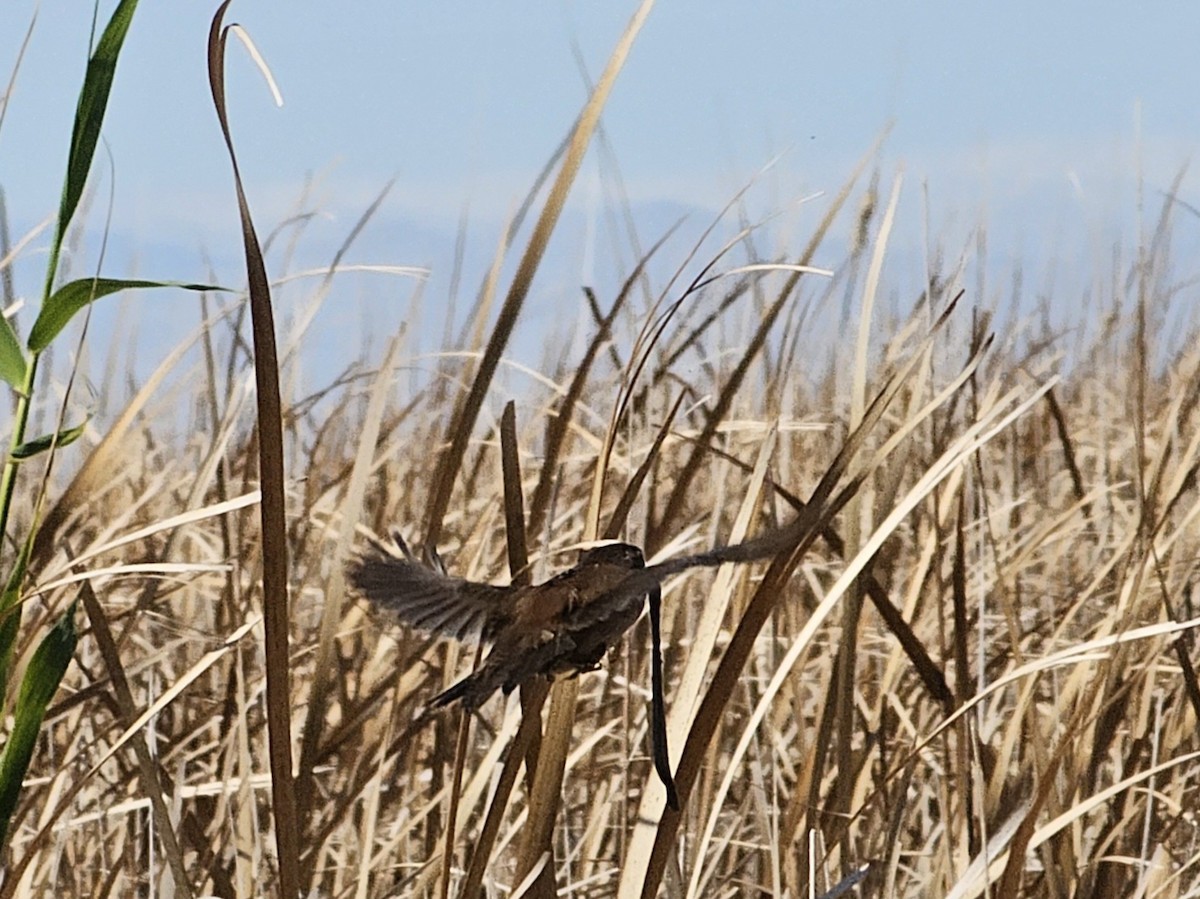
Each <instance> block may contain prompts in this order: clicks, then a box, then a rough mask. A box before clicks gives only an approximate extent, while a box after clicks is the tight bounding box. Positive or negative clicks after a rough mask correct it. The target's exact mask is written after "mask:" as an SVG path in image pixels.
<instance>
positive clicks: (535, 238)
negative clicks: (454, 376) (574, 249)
mask: <svg viewBox="0 0 1200 899" xmlns="http://www.w3.org/2000/svg"><path fill="white" fill-rule="evenodd" d="M653 6H654V0H642V4H641V5H640V6H639V8H638V10H637V12H635V13H634V16H633V18H632V19H631V20H630V23H629V25H628V27H627V28H626V29H625V33H624V34H623V35H622V36H621V40H620V41H619V42H618V44H617V47H616V49H615V50H614V51H613V53H612V56H611V57H610V58H609V62H608V65H607V66H606V67H605V70H604V72H603V74H602V75H601V76H600V79H599V81H598V82H597V83H596V89H595V90H594V91H593V92H592V95H591V97H589V98H588V102H587V105H586V106H585V107H584V109H583V112H582V114H581V115H580V117H579V123H578V124H577V125H576V127H575V131H574V133H573V134H572V135H571V142H570V145H569V146H568V148H567V152H566V155H565V157H564V158H563V163H562V168H561V169H559V173H558V177H557V178H556V179H555V181H554V184H553V186H552V187H551V188H550V196H549V197H548V198H547V200H546V206H545V208H543V210H542V214H541V216H539V218H538V222H537V224H536V225H535V226H534V230H533V235H532V236H531V237H530V238H529V245H528V246H527V247H526V249H525V254H524V255H523V256H522V257H521V262H520V264H519V265H518V267H517V271H516V274H514V275H513V283H512V286H511V287H510V288H509V291H508V296H507V297H506V298H505V300H504V305H503V307H501V310H500V317H499V319H498V321H497V323H496V326H495V328H494V330H493V331H492V336H491V339H490V340H489V341H488V345H487V349H486V350H485V351H484V354H483V359H482V360H480V363H479V369H478V371H477V372H476V373H475V379H474V380H473V381H472V383H471V390H470V392H469V393H468V394H467V396H466V398H465V399H464V400H463V401H462V403H461V405H460V406H458V408H457V409H456V411H455V414H454V416H453V419H452V420H451V424H450V431H449V446H448V447H447V448H446V449H445V450H444V451H443V452H442V454H441V456H440V457H439V458H438V467H437V471H436V473H435V475H434V478H433V491H434V493H433V496H432V497H431V499H430V503H429V517H428V524H427V527H426V529H425V533H426V541H427V542H428V543H430V544H433V545H436V544H437V542H438V537H439V536H440V534H441V530H442V519H443V518H444V517H445V514H446V509H447V508H449V506H450V495H451V493H452V491H453V489H454V482H455V480H456V479H457V477H458V470H459V467H460V466H461V464H462V458H463V454H464V453H465V452H466V448H467V441H468V440H469V439H470V436H471V432H472V430H473V429H474V426H475V420H476V418H477V417H478V415H479V410H480V408H481V407H482V406H483V398H484V396H485V395H486V393H487V390H488V387H489V386H490V384H491V381H492V376H493V375H494V374H495V371H496V365H497V364H498V363H499V361H500V355H501V354H502V353H503V352H504V347H505V346H506V345H507V344H508V338H509V337H510V336H511V334H512V331H513V328H514V327H515V326H516V323H517V316H518V315H519V314H520V312H521V307H522V306H523V305H524V302H525V297H526V296H527V295H528V293H529V288H530V285H531V284H532V283H533V276H534V274H535V273H536V272H537V269H538V265H539V264H540V263H541V261H542V255H543V254H544V253H545V251H546V245H547V244H548V243H549V241H550V235H551V233H552V232H553V231H554V227H555V225H556V224H557V223H558V218H559V216H560V215H561V214H562V209H563V205H564V204H565V203H566V200H567V194H568V192H569V191H570V188H571V184H572V183H573V182H574V180H575V176H576V174H578V172H579V167H580V165H581V164H582V163H583V156H584V153H585V152H586V151H587V147H588V144H589V143H590V141H591V137H592V134H593V132H594V131H595V129H596V125H597V123H598V122H599V121H600V113H601V111H602V110H603V109H604V104H605V102H606V101H607V100H608V96H609V94H610V93H611V91H612V88H613V85H614V84H615V83H616V79H617V75H618V74H619V73H620V71H621V68H622V66H623V65H624V64H625V59H626V57H627V56H628V55H629V51H630V49H631V48H632V47H633V42H634V39H635V38H636V37H637V35H638V32H639V31H640V30H641V27H642V25H643V24H644V23H645V21H646V17H647V16H648V15H649V14H650V9H651V8H652V7H653Z"/></svg>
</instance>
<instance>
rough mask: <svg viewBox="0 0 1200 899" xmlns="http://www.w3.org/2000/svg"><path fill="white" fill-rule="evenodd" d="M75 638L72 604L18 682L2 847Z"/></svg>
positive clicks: (7, 749) (0, 777)
mask: <svg viewBox="0 0 1200 899" xmlns="http://www.w3.org/2000/svg"><path fill="white" fill-rule="evenodd" d="M77 639H78V635H77V633H76V631H75V603H72V604H71V607H70V608H69V609H67V611H66V612H65V613H64V614H63V616H62V617H61V618H59V619H58V622H57V623H56V624H55V625H54V627H53V628H51V630H50V633H48V634H47V635H46V636H45V637H44V638H43V639H42V642H41V645H40V646H38V648H37V649H36V650H35V651H34V653H33V658H32V659H31V660H30V662H29V667H28V668H27V669H26V671H25V677H24V678H23V679H22V681H21V691H20V693H19V694H18V696H17V704H16V708H15V709H14V710H13V728H12V733H10V734H9V737H8V742H7V743H5V744H4V751H3V753H2V754H0V846H2V845H4V842H5V837H6V836H7V834H8V825H9V822H10V821H11V819H12V814H13V811H14V810H15V809H16V807H17V797H18V796H19V795H20V792H21V783H22V781H23V780H24V778H25V771H26V770H27V769H28V768H29V760H30V759H31V758H32V757H33V750H34V747H35V746H36V745H37V736H38V731H39V730H41V727H42V719H43V718H45V717H46V707H47V706H48V705H49V704H50V700H51V699H53V698H54V694H55V692H56V691H57V690H58V685H59V683H60V682H61V681H62V679H63V675H64V674H66V672H67V666H68V665H69V664H70V663H71V657H72V656H73V655H74V654H75V643H76V640H77Z"/></svg>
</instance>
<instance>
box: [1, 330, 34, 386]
mask: <svg viewBox="0 0 1200 899" xmlns="http://www.w3.org/2000/svg"><path fill="white" fill-rule="evenodd" d="M28 371H29V360H28V359H26V358H25V353H24V351H22V349H21V341H20V338H18V337H17V332H16V331H14V330H13V326H12V323H11V322H9V320H8V319H7V318H5V317H4V316H2V315H0V378H3V379H4V380H5V381H7V382H8V383H9V384H11V385H12V386H13V387H15V388H17V389H18V390H20V389H21V386H22V385H23V384H24V383H25V375H26V373H28Z"/></svg>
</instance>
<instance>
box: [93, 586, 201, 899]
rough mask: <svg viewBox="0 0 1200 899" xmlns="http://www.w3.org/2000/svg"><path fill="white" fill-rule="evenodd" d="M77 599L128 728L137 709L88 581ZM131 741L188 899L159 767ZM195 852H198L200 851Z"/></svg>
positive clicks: (178, 884) (177, 883) (178, 886)
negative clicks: (83, 611) (85, 616)
mask: <svg viewBox="0 0 1200 899" xmlns="http://www.w3.org/2000/svg"><path fill="white" fill-rule="evenodd" d="M79 596H80V598H81V599H82V600H83V607H84V609H85V610H86V612H87V616H88V621H89V622H90V623H91V625H92V636H93V637H95V639H96V644H97V645H98V646H99V648H100V654H101V655H102V656H103V658H104V662H105V664H106V665H107V666H108V677H109V680H111V681H112V685H113V691H114V692H115V693H116V698H117V705H118V707H119V709H120V711H121V718H122V723H123V724H124V725H125V726H126V727H128V726H129V725H130V724H131V723H132V722H133V720H134V719H135V718H136V717H137V714H136V707H135V705H134V700H133V692H132V691H131V690H130V689H129V679H128V678H127V677H126V676H125V666H124V665H122V664H121V655H120V653H119V652H118V651H117V644H116V641H114V640H113V637H112V631H111V630H110V629H109V626H108V618H107V617H106V616H105V614H104V609H103V608H102V607H101V605H100V601H99V600H98V599H97V598H96V594H95V591H93V590H92V585H91V584H90V583H88V582H87V581H84V582H83V583H82V585H81V586H80V588H79ZM131 740H132V742H133V751H134V753H135V754H136V755H137V760H138V768H139V769H140V772H141V777H142V790H143V792H145V793H146V794H147V795H148V796H149V797H150V804H151V807H152V808H153V809H154V820H155V826H156V828H157V830H158V838H159V839H160V840H162V843H163V851H164V852H165V853H166V856H167V864H168V865H169V866H170V868H171V874H172V877H173V880H174V883H173V884H172V886H173V887H174V889H175V890H177V891H178V892H179V893H180V894H181V895H182V896H185V897H190V896H192V895H194V894H193V892H192V885H191V882H190V881H189V880H188V876H187V869H186V868H184V866H183V853H182V852H181V851H180V847H179V839H178V837H177V836H176V834H175V826H174V824H173V823H172V822H171V815H170V813H169V812H168V811H167V802H166V797H165V796H164V794H163V788H162V781H161V779H160V778H159V770H158V764H157V762H156V761H155V760H154V757H153V756H152V755H151V754H150V747H149V746H148V745H147V744H146V739H145V737H144V736H143V734H142V732H141V731H140V730H139V731H136V732H135V733H134V735H133V736H132V737H131ZM195 848H197V849H201V848H203V847H195Z"/></svg>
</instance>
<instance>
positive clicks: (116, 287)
mask: <svg viewBox="0 0 1200 899" xmlns="http://www.w3.org/2000/svg"><path fill="white" fill-rule="evenodd" d="M149 287H178V288H180V289H182V290H200V291H208V290H225V289H226V288H224V287H217V286H216V285H213V284H189V283H186V282H183V281H142V280H134V279H128V278H80V279H79V280H78V281H72V282H70V283H69V284H64V285H63V286H62V287H60V288H59V289H58V290H56V291H54V294H53V295H52V296H51V297H49V298H48V299H47V300H46V302H45V303H43V304H42V311H41V312H40V313H39V314H38V317H37V321H35V322H34V323H33V330H31V331H30V332H29V349H30V350H32V351H33V352H35V353H40V352H41V351H42V350H44V349H45V348H46V347H48V346H49V345H50V342H51V341H53V340H54V338H55V337H57V336H58V335H59V333H60V332H61V331H62V329H63V328H65V327H66V326H67V324H68V323H69V322H70V321H71V319H72V318H74V317H75V314H76V313H77V312H79V311H80V310H81V309H83V308H84V307H85V306H87V305H88V303H91V302H92V301H93V300H98V299H100V297H105V296H108V295H109V294H113V293H117V292H118V291H121V290H141V289H145V288H149ZM0 343H3V339H2V338H0Z"/></svg>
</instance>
